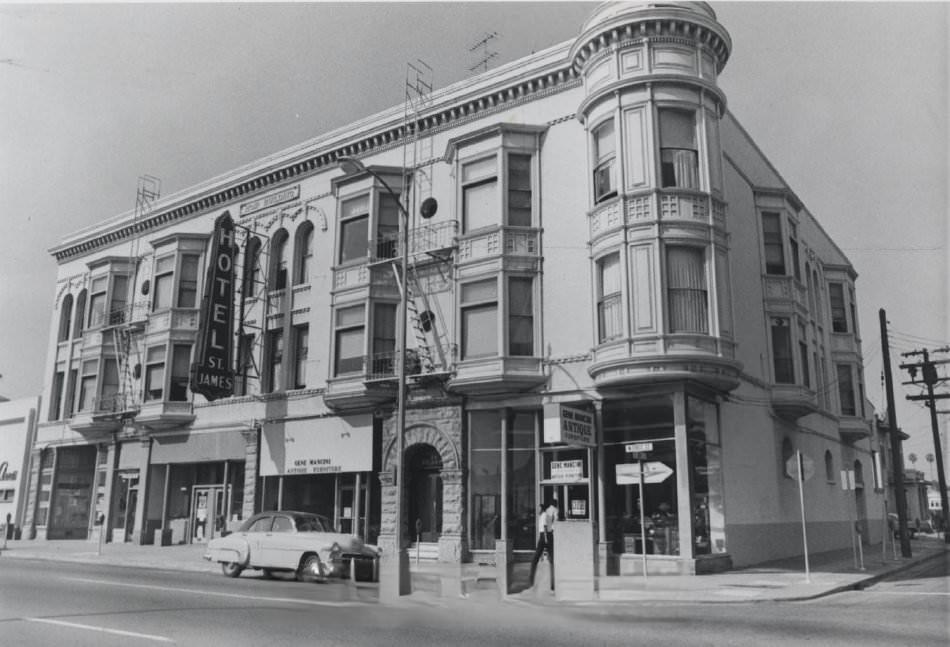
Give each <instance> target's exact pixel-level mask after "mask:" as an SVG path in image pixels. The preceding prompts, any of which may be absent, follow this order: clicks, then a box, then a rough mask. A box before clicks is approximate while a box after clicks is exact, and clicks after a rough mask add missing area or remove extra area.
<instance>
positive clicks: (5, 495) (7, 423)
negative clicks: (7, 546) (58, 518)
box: [0, 397, 40, 539]
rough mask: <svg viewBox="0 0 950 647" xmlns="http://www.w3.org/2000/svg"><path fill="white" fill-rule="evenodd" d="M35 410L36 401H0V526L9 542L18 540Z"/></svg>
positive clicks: (23, 507)
mask: <svg viewBox="0 0 950 647" xmlns="http://www.w3.org/2000/svg"><path fill="white" fill-rule="evenodd" d="M39 406H40V402H39V398H22V399H19V400H8V399H6V398H2V397H0V526H5V527H6V529H7V537H8V538H9V539H13V538H17V539H19V538H20V536H21V533H22V529H23V518H24V514H25V511H26V505H27V488H28V487H29V485H28V484H29V479H28V478H27V475H28V474H29V472H30V463H29V461H30V448H31V447H32V446H33V438H34V434H35V433H36V423H37V412H38V411H39ZM8 520H9V521H8ZM7 524H9V525H7ZM2 536H3V535H2V534H0V537H2Z"/></svg>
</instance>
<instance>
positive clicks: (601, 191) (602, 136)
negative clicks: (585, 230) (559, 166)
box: [593, 119, 617, 203]
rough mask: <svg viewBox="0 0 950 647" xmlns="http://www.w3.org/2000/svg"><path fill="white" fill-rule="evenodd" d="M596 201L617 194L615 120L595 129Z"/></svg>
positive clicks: (610, 120)
mask: <svg viewBox="0 0 950 647" xmlns="http://www.w3.org/2000/svg"><path fill="white" fill-rule="evenodd" d="M593 144H594V203H597V202H600V201H601V200H606V199H607V198H611V197H613V196H615V195H617V179H616V157H617V155H616V152H617V142H616V140H615V137H614V120H613V119H608V120H607V121H605V122H604V123H602V124H601V125H599V126H597V127H596V128H594V130H593Z"/></svg>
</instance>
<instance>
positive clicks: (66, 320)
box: [56, 294, 73, 341]
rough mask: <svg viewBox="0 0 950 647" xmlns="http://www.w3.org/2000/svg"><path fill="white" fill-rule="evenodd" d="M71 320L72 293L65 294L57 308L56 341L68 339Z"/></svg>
mask: <svg viewBox="0 0 950 647" xmlns="http://www.w3.org/2000/svg"><path fill="white" fill-rule="evenodd" d="M72 321H73V295H71V294H67V295H66V296H65V297H64V298H63V305H62V306H60V308H59V334H58V335H57V336H56V341H66V340H67V339H69V325H70V324H71V323H72Z"/></svg>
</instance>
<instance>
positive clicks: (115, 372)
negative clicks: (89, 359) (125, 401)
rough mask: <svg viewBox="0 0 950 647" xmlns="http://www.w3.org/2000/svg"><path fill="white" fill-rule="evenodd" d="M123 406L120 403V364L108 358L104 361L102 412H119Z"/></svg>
mask: <svg viewBox="0 0 950 647" xmlns="http://www.w3.org/2000/svg"><path fill="white" fill-rule="evenodd" d="M121 406H122V403H121V402H119V362H118V360H116V359H115V358H114V357H107V358H105V359H104V360H103V361H102V387H101V389H100V394H99V406H98V407H96V409H98V410H100V411H118V410H119V409H120V408H121Z"/></svg>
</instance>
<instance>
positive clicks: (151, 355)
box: [145, 346, 165, 401]
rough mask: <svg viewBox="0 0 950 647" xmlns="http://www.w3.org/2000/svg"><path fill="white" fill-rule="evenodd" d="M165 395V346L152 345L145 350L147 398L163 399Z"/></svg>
mask: <svg viewBox="0 0 950 647" xmlns="http://www.w3.org/2000/svg"><path fill="white" fill-rule="evenodd" d="M164 396H165V346H152V347H150V348H149V349H148V350H147V351H146V352H145V399H146V400H148V401H150V400H162V399H163V398H164Z"/></svg>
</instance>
